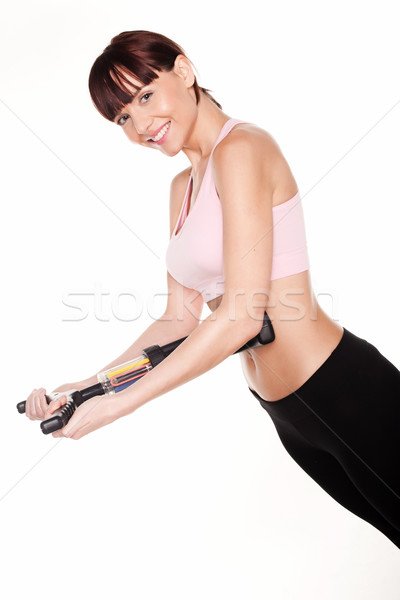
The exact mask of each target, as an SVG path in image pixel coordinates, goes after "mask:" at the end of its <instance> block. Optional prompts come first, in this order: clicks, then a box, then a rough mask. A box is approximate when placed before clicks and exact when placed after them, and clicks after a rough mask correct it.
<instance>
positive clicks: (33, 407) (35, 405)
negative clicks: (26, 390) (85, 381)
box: [25, 386, 69, 421]
mask: <svg viewBox="0 0 400 600" xmlns="http://www.w3.org/2000/svg"><path fill="white" fill-rule="evenodd" d="M61 387H64V386H61ZM68 387H69V386H68ZM48 396H49V397H50V398H51V402H50V403H48V402H47V398H46V390H45V389H44V388H39V389H35V390H33V392H31V393H30V394H29V396H28V398H27V399H26V404H25V414H26V416H27V417H28V419H30V420H31V421H43V420H44V419H45V418H46V417H45V415H46V413H47V415H48V414H49V413H51V414H52V413H53V412H54V411H55V410H56V409H57V411H58V410H60V409H61V407H62V406H63V405H64V404H65V403H66V402H67V398H66V396H65V395H64V393H63V392H62V391H61V392H60V391H57V392H51V393H50V394H48Z"/></svg>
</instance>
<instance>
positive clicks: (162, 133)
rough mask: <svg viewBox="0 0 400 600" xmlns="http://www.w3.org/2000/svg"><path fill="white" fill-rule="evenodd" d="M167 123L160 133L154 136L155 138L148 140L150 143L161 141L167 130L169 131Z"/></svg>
mask: <svg viewBox="0 0 400 600" xmlns="http://www.w3.org/2000/svg"><path fill="white" fill-rule="evenodd" d="M169 125H170V124H169V123H167V124H166V125H164V127H163V128H162V129H161V131H160V132H159V133H158V134H157V135H156V137H155V138H150V140H151V141H152V142H159V141H160V140H161V138H162V137H163V136H164V135H165V134H166V133H167V131H168V129H169Z"/></svg>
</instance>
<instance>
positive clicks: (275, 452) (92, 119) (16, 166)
mask: <svg viewBox="0 0 400 600" xmlns="http://www.w3.org/2000/svg"><path fill="white" fill-rule="evenodd" d="M396 9H397V3H396V2H395V1H394V0H393V1H392V2H389V1H381V2H379V3H378V2H365V1H363V2H361V1H357V2H356V1H353V2H351V1H350V2H349V1H348V0H347V1H344V0H336V1H335V2H323V3H321V2H317V1H309V0H308V1H303V2H296V1H294V0H290V1H281V2H275V1H274V2H271V1H267V2H263V3H261V2H260V3H257V2H255V1H254V0H249V1H247V2H245V3H243V4H242V3H237V2H229V3H228V2H225V3H222V4H217V3H216V2H214V1H213V2H210V1H209V0H205V1H203V2H201V3H197V4H192V3H189V2H180V1H178V0H170V1H169V2H161V1H160V0H156V1H153V2H152V3H146V2H141V3H133V2H124V1H122V0H115V1H114V2H105V1H104V0H96V1H94V0H92V1H83V2H82V1H81V0H80V1H79V2H77V0H68V2H67V1H64V0H63V1H57V2H53V1H50V0H48V1H43V0H41V1H36V2H34V3H32V2H28V1H27V0H22V1H19V2H16V3H11V2H5V3H3V9H2V18H1V25H0V50H1V54H0V56H1V59H0V60H1V93H0V100H1V101H0V120H1V172H2V173H1V180H0V186H1V202H2V204H1V206H2V221H1V222H2V235H1V248H0V250H1V256H2V293H1V315H2V336H1V337H2V358H1V360H2V367H3V378H2V388H3V403H2V417H3V419H2V423H1V431H0V436H1V437H0V439H1V453H2V477H1V481H0V483H1V489H0V498H1V501H0V519H1V522H0V527H1V554H2V556H1V565H2V578H1V583H0V588H1V589H0V593H1V595H2V596H3V597H4V598H7V599H8V600H13V599H17V598H18V599H19V598H21V597H24V596H25V595H29V596H34V597H39V595H40V598H41V599H42V600H48V599H50V598H51V599H53V598H54V597H57V598H61V599H66V598H83V597H89V598H96V599H98V600H100V599H103V598H104V599H105V598H110V597H116V598H124V599H125V598H140V600H156V599H157V600H158V599H159V598H163V599H167V598H168V599H169V598H171V599H174V600H183V599H185V600H186V599H188V598H190V599H191V600H198V599H199V600H200V599H201V600H203V599H205V598H207V600H220V599H222V598H223V599H225V598H229V599H230V600H236V599H243V598H249V599H251V600H261V599H264V598H273V599H274V600H288V599H293V598H296V600H302V599H305V598H307V599H313V600H314V599H317V598H320V597H321V595H322V597H323V598H324V600H331V599H339V598H340V599H341V600H353V599H354V598H363V600H372V599H374V600H375V599H376V598H377V597H378V596H379V597H383V598H385V600H394V599H397V598H398V589H399V585H400V575H399V573H400V569H399V563H400V561H399V556H400V555H399V550H398V549H397V548H396V547H395V546H394V545H393V544H392V543H391V542H390V541H389V540H388V539H387V538H386V537H385V536H384V535H383V534H381V533H380V532H379V531H377V530H376V529H374V528H373V527H372V526H371V525H369V524H367V523H366V522H364V521H362V520H361V519H359V518H358V517H356V516H355V515H353V514H352V513H350V512H349V511H347V510H346V509H344V508H343V507H341V506H340V505H339V504H338V503H336V502H335V501H334V500H333V499H332V498H331V497H330V496H328V495H327V494H326V493H325V492H324V491H323V490H322V489H321V488H320V487H319V486H318V485H317V484H316V483H315V482H314V481H313V480H311V479H310V478H309V477H308V476H307V475H306V474H305V473H304V472H303V471H302V470H301V469H300V468H299V467H298V466H297V465H296V463H295V462H294V461H293V460H292V459H291V458H290V457H289V455H288V454H287V453H286V451H285V449H284V448H283V446H282V445H281V443H280V441H279V439H278V436H277V434H276V431H275V429H274V426H273V423H272V421H271V420H270V418H269V417H268V415H267V413H266V412H265V411H263V409H262V408H261V406H260V405H259V404H258V402H257V401H256V399H255V398H254V397H253V396H252V395H251V394H250V392H249V391H248V389H247V385H246V382H245V380H244V377H243V375H242V373H241V369H240V361H239V358H238V357H230V358H228V359H227V360H226V361H224V362H223V363H221V364H220V365H218V366H217V367H216V368H215V369H213V370H212V371H209V372H207V373H206V374H204V375H203V376H202V377H200V378H197V379H194V380H192V381H191V382H189V383H188V384H186V385H184V386H181V387H179V388H177V389H175V390H173V391H172V392H170V393H168V394H166V395H165V396H163V397H160V398H158V399H155V400H153V401H151V402H149V403H147V404H146V405H145V406H144V407H142V408H141V409H140V410H138V411H137V412H135V413H133V414H132V415H130V416H129V417H127V418H125V419H120V420H119V421H116V422H115V423H113V424H112V425H110V426H109V427H105V428H103V429H100V430H98V431H96V432H94V433H92V434H90V435H88V436H86V437H84V438H82V439H81V440H79V441H74V440H68V439H61V440H55V439H54V438H52V437H51V436H44V435H42V433H41V431H40V428H39V422H31V421H29V420H28V419H26V418H25V417H23V416H21V415H19V414H18V413H17V411H16V409H15V405H16V403H17V402H18V401H20V400H22V399H24V398H25V397H26V396H27V395H28V394H29V393H30V391H31V390H32V389H33V388H34V387H40V386H43V387H46V389H49V390H50V389H53V388H54V387H56V386H58V385H60V384H61V383H64V382H67V381H73V380H77V379H83V378H85V377H88V376H89V375H92V374H93V373H95V372H97V371H98V370H99V369H100V368H101V367H102V366H103V365H104V364H107V363H108V362H110V361H111V360H112V359H114V358H115V357H116V356H118V355H119V354H120V353H121V352H122V351H123V350H125V349H126V348H127V347H128V346H129V345H130V344H131V343H132V342H133V341H134V340H135V339H136V338H137V337H138V336H139V335H140V334H141V333H142V331H144V329H145V328H146V327H147V326H148V325H149V324H150V323H151V322H152V320H153V319H154V318H157V316H160V315H161V313H162V310H163V307H164V302H165V299H163V297H162V296H159V297H158V298H157V300H156V301H155V302H154V301H153V297H154V295H155V294H165V292H166V269H165V262H164V255H165V251H166V247H167V243H168V235H169V223H168V202H169V197H168V193H169V183H170V180H171V179H172V177H173V176H174V175H175V174H176V173H177V172H178V171H179V170H181V169H182V168H184V167H186V166H188V161H187V159H186V157H185V156H184V155H182V156H177V157H175V158H174V159H172V160H171V159H170V160H168V159H167V157H165V156H164V155H162V154H161V153H159V154H157V152H152V154H151V155H150V154H149V152H146V150H145V149H142V148H136V147H134V146H133V145H132V144H130V143H129V142H128V140H127V139H126V138H125V136H124V135H123V133H122V132H121V130H120V129H118V128H117V127H115V126H114V125H112V124H110V123H108V122H107V121H106V120H105V119H103V118H102V117H100V115H99V114H98V113H97V111H96V110H95V109H94V107H93V105H92V103H91V100H90V96H89V93H88V89H87V79H88V74H89V70H90V67H91V65H92V63H93V61H94V60H95V58H96V57H97V56H98V55H99V54H100V53H101V52H102V50H103V48H104V47H105V46H106V45H107V44H108V43H109V41H110V40H111V37H113V36H114V35H116V34H118V33H120V32H121V31H126V30H131V29H148V30H151V31H156V32H159V33H163V34H164V35H167V36H168V37H171V38H172V39H173V40H174V41H176V42H177V43H178V44H180V45H181V46H183V48H184V50H185V51H186V53H187V55H188V56H189V58H190V59H191V60H192V61H193V63H194V65H195V67H196V69H197V73H198V80H199V83H200V85H203V86H204V87H207V88H210V89H211V90H212V93H213V94H214V96H215V98H216V99H217V100H218V101H219V102H221V104H222V106H223V109H224V112H226V113H227V114H228V115H230V116H231V117H235V118H239V119H243V120H247V121H249V122H253V123H256V124H257V125H259V126H260V127H263V128H264V129H265V130H267V131H268V132H270V133H271V134H272V135H273V136H274V137H275V139H276V140H277V142H278V143H279V145H280V147H281V149H282V151H283V153H284V155H285V157H286V159H287V160H288V162H289V164H290V166H291V169H292V171H293V173H294V175H295V178H296V181H297V183H298V186H299V190H300V193H301V195H302V197H303V202H304V203H303V208H304V214H305V220H306V229H307V238H308V248H309V255H310V262H311V275H312V280H313V285H314V289H315V292H316V294H317V295H319V298H320V302H321V305H322V306H323V307H324V309H325V310H326V311H327V312H328V314H330V315H331V316H332V318H334V319H336V320H338V321H339V322H340V323H341V324H342V325H344V326H345V327H347V328H348V329H349V330H351V331H352V332H353V333H355V334H357V335H359V336H361V337H364V338H366V339H368V340H369V341H370V342H372V343H373V344H375V345H376V346H377V347H378V348H379V349H380V351H381V352H382V353H383V354H384V355H385V356H387V358H388V359H389V360H391V361H392V362H393V363H395V364H396V366H399V365H400V350H399V344H398V340H397V339H396V338H397V336H398V334H399V326H398V315H397V310H398V296H399V292H400V285H399V280H398V256H399V243H398V237H397V235H398V222H399V221H398V218H399V201H400V193H399V183H398V168H399V124H400V86H399V77H398V57H399V50H400V43H399V37H398V20H397V15H396ZM121 293H125V294H130V296H129V295H125V296H123V297H120V294H121ZM70 294H81V296H79V303H80V304H81V306H82V311H79V310H76V309H72V308H71V307H68V306H67V305H66V299H67V296H68V295H70ZM82 294H83V295H82ZM133 296H136V302H134V301H133ZM332 299H333V301H331V300H332ZM75 300H76V298H75ZM75 304H78V302H75ZM207 314H208V309H205V313H204V316H207ZM85 315H86V316H85ZM82 317H85V318H82ZM155 342H156V340H155Z"/></svg>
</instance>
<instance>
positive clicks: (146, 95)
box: [140, 92, 152, 103]
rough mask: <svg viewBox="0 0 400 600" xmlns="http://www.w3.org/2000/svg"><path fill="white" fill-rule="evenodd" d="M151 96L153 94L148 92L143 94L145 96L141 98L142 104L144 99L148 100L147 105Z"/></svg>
mask: <svg viewBox="0 0 400 600" xmlns="http://www.w3.org/2000/svg"><path fill="white" fill-rule="evenodd" d="M151 95H152V92H147V94H143V96H142V97H141V98H140V102H142V100H143V98H146V101H145V103H146V102H147V101H148V99H149V98H150V96H151Z"/></svg>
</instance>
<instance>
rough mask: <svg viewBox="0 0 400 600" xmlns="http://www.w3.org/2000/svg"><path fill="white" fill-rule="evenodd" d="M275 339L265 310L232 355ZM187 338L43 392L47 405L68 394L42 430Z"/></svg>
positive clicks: (134, 376)
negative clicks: (90, 379) (88, 381)
mask: <svg viewBox="0 0 400 600" xmlns="http://www.w3.org/2000/svg"><path fill="white" fill-rule="evenodd" d="M274 339H275V332H274V329H273V327H272V323H271V321H270V319H269V317H268V314H267V313H266V312H264V319H263V325H262V328H261V330H260V332H259V333H258V334H257V335H256V336H254V337H253V338H251V340H249V341H248V342H246V344H244V345H243V346H241V348H239V349H238V350H236V351H235V352H234V353H233V354H237V353H239V352H242V351H243V350H248V349H249V348H254V347H256V346H262V345H265V344H269V343H271V342H273V341H274ZM184 340H186V337H183V338H181V339H179V340H175V341H173V342H170V343H169V344H165V345H164V346H159V345H157V344H154V345H152V346H149V347H148V348H145V349H144V350H143V351H142V354H141V355H140V356H138V357H137V358H134V359H133V360H130V361H128V362H126V363H123V364H121V365H118V366H115V367H112V368H111V369H107V370H106V371H102V372H100V373H98V374H97V379H98V383H96V384H94V385H91V386H89V387H87V388H85V389H83V390H75V389H71V390H67V391H65V392H50V393H48V394H46V399H47V403H48V404H49V403H50V402H51V401H52V400H56V399H57V398H59V397H60V396H64V395H65V396H67V402H66V404H65V405H64V406H63V407H62V409H61V410H60V411H59V412H58V413H55V414H54V415H52V416H51V417H50V418H49V419H46V420H45V421H42V422H41V424H40V427H41V430H42V432H43V433H44V434H49V433H52V432H53V431H57V430H58V429H62V428H63V427H64V426H65V425H66V424H67V423H68V421H69V419H70V418H71V417H72V415H73V414H74V412H75V410H76V409H77V408H78V406H80V405H81V404H82V403H83V402H85V401H86V400H89V398H93V397H94V396H104V395H105V394H116V393H118V392H121V391H122V390H124V389H126V388H127V387H129V386H130V385H132V384H133V383H135V381H137V380H138V379H140V378H141V377H143V376H144V375H146V373H148V372H149V371H151V369H153V368H154V367H156V366H157V365H158V364H159V363H160V362H161V361H163V360H164V358H166V357H167V356H169V355H170V354H171V352H173V351H174V350H175V348H177V347H178V346H179V345H180V344H181V343H182V342H183V341H184ZM25 406H26V401H25V400H24V401H23V402H19V403H18V404H17V410H18V412H19V413H24V412H25Z"/></svg>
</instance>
